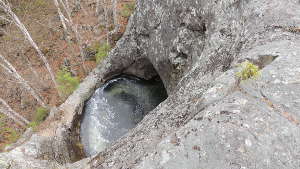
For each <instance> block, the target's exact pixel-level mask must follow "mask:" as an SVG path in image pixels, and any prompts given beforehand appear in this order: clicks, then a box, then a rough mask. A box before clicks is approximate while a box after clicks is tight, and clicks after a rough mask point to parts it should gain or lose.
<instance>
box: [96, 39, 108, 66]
mask: <svg viewBox="0 0 300 169" xmlns="http://www.w3.org/2000/svg"><path fill="white" fill-rule="evenodd" d="M110 49H111V47H110V45H109V44H108V43H103V44H101V45H100V46H99V48H98V49H97V53H96V55H95V58H96V63H100V62H101V61H102V60H103V59H104V58H105V57H106V56H107V55H108V53H109V51H110Z"/></svg>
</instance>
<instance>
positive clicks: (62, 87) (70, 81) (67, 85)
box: [56, 68, 80, 97]
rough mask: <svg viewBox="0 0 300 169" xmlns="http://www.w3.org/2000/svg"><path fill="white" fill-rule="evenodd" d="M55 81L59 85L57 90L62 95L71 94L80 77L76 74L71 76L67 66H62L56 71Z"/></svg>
mask: <svg viewBox="0 0 300 169" xmlns="http://www.w3.org/2000/svg"><path fill="white" fill-rule="evenodd" d="M56 81H57V83H58V85H59V86H58V90H59V92H60V93H61V94H62V95H63V96H64V97H67V96H69V95H70V94H72V93H73V91H74V90H76V89H77V87H78V86H79V83H80V79H79V78H78V77H76V76H72V74H71V72H69V71H68V70H67V68H63V69H61V70H59V71H58V73H57V75H56Z"/></svg>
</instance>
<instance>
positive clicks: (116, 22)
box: [109, 0, 120, 36]
mask: <svg viewBox="0 0 300 169" xmlns="http://www.w3.org/2000/svg"><path fill="white" fill-rule="evenodd" d="M117 5H118V0H113V5H112V10H113V23H114V29H113V30H112V31H111V32H109V34H110V35H109V36H112V35H113V34H116V33H118V32H119V30H120V24H119V19H118V18H119V15H118V9H117Z"/></svg>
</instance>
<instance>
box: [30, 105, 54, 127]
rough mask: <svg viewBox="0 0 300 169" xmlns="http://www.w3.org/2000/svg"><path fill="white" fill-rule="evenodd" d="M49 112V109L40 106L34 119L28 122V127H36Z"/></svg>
mask: <svg viewBox="0 0 300 169" xmlns="http://www.w3.org/2000/svg"><path fill="white" fill-rule="evenodd" d="M48 114H49V110H48V109H46V108H44V107H38V108H37V109H36V111H35V113H34V115H33V119H32V121H31V122H30V123H29V124H28V127H31V128H33V130H35V129H36V127H37V126H38V125H40V124H41V123H42V122H43V121H44V120H46V117H47V116H48Z"/></svg>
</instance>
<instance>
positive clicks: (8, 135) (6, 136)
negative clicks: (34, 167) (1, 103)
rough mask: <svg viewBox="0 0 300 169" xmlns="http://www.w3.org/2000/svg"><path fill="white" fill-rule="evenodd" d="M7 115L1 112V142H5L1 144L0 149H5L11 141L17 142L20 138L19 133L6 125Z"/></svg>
mask: <svg viewBox="0 0 300 169" xmlns="http://www.w3.org/2000/svg"><path fill="white" fill-rule="evenodd" d="M5 120H6V116H5V115H3V114H0V143H1V142H2V143H5V144H2V145H0V150H1V149H3V148H4V147H5V146H7V145H8V144H10V143H13V142H16V141H17V140H18V138H19V136H20V135H19V133H18V132H17V131H16V130H15V129H13V128H10V127H6V125H5Z"/></svg>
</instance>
